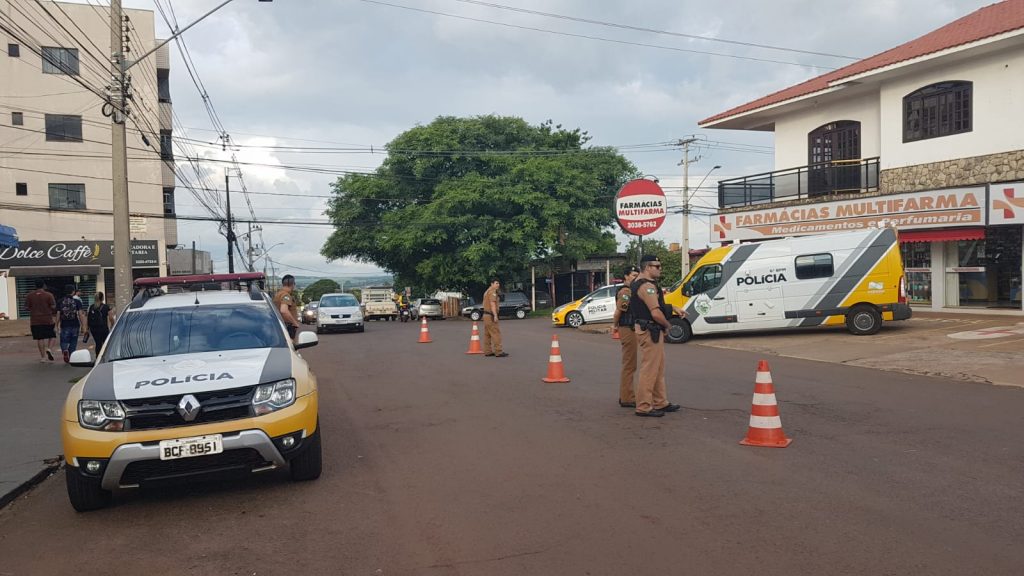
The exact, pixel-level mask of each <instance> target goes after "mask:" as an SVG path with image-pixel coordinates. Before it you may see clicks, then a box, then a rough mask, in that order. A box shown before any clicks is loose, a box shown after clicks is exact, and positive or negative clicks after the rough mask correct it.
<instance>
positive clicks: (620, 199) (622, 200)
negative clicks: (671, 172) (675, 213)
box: [615, 178, 668, 236]
mask: <svg viewBox="0 0 1024 576" xmlns="http://www.w3.org/2000/svg"><path fill="white" fill-rule="evenodd" d="M667 213H668V202H666V200H665V192H664V191H663V190H662V189H661V186H658V183H657V182H654V181H652V180H647V179H644V178H638V179H636V180H630V181H629V182H626V184H625V185H624V186H623V187H622V188H621V189H619V193H618V194H616V195H615V218H616V219H617V220H618V221H619V226H620V227H621V228H622V230H623V231H624V232H625V233H626V234H633V235H635V236H646V235H648V234H653V233H655V232H657V231H658V228H661V224H662V223H663V222H665V215H666V214H667Z"/></svg>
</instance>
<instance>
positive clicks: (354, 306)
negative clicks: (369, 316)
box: [316, 293, 365, 334]
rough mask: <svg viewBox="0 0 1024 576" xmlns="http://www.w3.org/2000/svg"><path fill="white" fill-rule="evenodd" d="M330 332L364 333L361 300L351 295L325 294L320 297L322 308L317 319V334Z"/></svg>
mask: <svg viewBox="0 0 1024 576" xmlns="http://www.w3.org/2000/svg"><path fill="white" fill-rule="evenodd" d="M329 330H349V331H355V332H363V331H364V330H365V327H364V325H363V312H362V309H361V308H360V307H359V300H356V297H355V296H353V295H351V294H344V293H341V294H324V295H323V296H321V297H320V308H319V312H318V314H317V319H316V332H317V334H323V333H324V332H327V331H329Z"/></svg>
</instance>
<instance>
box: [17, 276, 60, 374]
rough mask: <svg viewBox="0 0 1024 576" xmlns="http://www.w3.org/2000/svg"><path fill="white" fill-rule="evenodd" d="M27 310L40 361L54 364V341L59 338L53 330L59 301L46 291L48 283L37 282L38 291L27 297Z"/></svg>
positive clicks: (30, 293)
mask: <svg viewBox="0 0 1024 576" xmlns="http://www.w3.org/2000/svg"><path fill="white" fill-rule="evenodd" d="M25 308H28V313H29V316H30V318H31V320H29V325H30V326H31V330H32V339H33V340H35V341H36V346H37V347H38V348H39V361H40V362H46V361H47V360H49V361H50V362H53V340H54V338H56V337H57V334H56V332H55V331H54V329H53V324H54V316H55V315H56V314H57V301H56V300H54V298H53V294H50V292H49V291H48V290H47V289H46V282H44V281H43V280H36V289H35V290H34V291H32V292H29V293H28V295H27V296H26V297H25Z"/></svg>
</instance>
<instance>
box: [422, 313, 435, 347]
mask: <svg viewBox="0 0 1024 576" xmlns="http://www.w3.org/2000/svg"><path fill="white" fill-rule="evenodd" d="M431 342H433V340H431V339H430V328H427V318H426V317H425V316H424V317H423V323H422V324H420V341H419V343H420V344H430V343H431Z"/></svg>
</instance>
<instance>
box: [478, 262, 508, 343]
mask: <svg viewBox="0 0 1024 576" xmlns="http://www.w3.org/2000/svg"><path fill="white" fill-rule="evenodd" d="M500 289H501V281H499V280H498V279H497V278H495V279H494V280H491V287H490V288H488V289H487V291H486V292H484V356H494V357H495V358H505V357H506V356H508V354H506V353H505V351H504V350H502V349H501V328H499V327H498V311H499V310H500V308H501V296H500V295H499V293H498V291H499V290H500Z"/></svg>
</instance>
